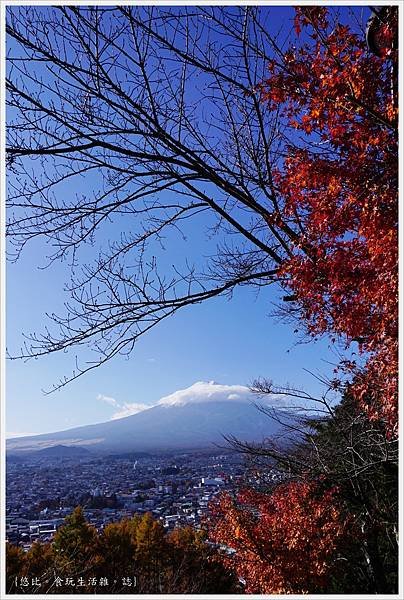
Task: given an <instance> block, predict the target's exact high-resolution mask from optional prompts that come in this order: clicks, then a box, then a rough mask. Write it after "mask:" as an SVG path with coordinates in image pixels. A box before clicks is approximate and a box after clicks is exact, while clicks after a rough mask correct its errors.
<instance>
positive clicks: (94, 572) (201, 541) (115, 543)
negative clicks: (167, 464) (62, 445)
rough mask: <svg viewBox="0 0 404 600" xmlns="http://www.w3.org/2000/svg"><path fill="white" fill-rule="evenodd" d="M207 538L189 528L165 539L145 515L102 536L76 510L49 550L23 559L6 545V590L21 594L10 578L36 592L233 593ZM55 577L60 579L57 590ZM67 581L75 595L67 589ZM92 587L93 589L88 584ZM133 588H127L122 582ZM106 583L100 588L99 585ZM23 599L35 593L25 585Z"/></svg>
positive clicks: (235, 588)
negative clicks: (24, 582)
mask: <svg viewBox="0 0 404 600" xmlns="http://www.w3.org/2000/svg"><path fill="white" fill-rule="evenodd" d="M205 540H206V536H205V535H204V534H203V533H202V532H197V531H195V530H193V529H192V528H189V527H186V528H179V529H176V530H174V531H172V532H170V533H166V532H165V530H164V528H163V527H162V525H161V523H159V522H158V521H156V520H155V519H153V517H152V515H151V514H150V513H146V514H144V515H142V516H135V517H133V518H132V519H123V520H122V521H120V522H118V523H111V524H109V525H107V526H106V527H105V529H104V530H103V531H102V532H101V533H97V531H96V530H95V529H94V528H93V527H91V526H90V525H89V524H88V523H87V522H86V520H85V516H84V513H83V510H82V509H81V508H80V507H77V508H76V509H75V510H74V511H73V513H72V514H71V515H70V516H68V517H67V518H66V521H65V524H64V525H63V526H62V527H61V528H60V529H59V530H58V532H57V533H56V535H55V537H54V539H53V542H52V543H51V544H40V543H35V544H33V546H32V547H31V549H30V550H29V551H28V552H27V553H25V552H23V550H22V549H21V548H18V547H15V546H12V545H10V544H8V545H7V590H8V592H9V593H21V589H17V588H16V585H15V578H16V577H17V578H21V577H27V579H28V581H29V582H30V581H31V579H32V578H33V577H34V576H38V577H39V578H40V579H41V582H42V585H45V586H46V588H44V587H42V588H41V592H42V593H43V592H44V589H46V593H50V594H52V593H70V594H72V593H103V594H117V593H119V594H122V593H123V594H128V593H132V594H133V593H136V594H152V593H159V594H175V593H184V594H185V593H188V594H190V593H194V594H201V593H236V592H239V591H240V586H239V584H238V581H237V578H236V577H235V575H234V574H233V573H232V572H231V571H228V570H226V568H225V567H224V566H223V565H222V563H221V562H220V561H219V560H218V556H217V553H216V550H215V549H213V548H212V547H211V546H210V545H208V544H207V543H206V541H205ZM55 577H60V578H61V580H62V581H61V582H59V584H58V586H57V587H56V586H55V585H54V580H55ZM69 578H72V579H73V580H74V582H75V583H76V584H77V581H78V580H79V579H80V580H81V581H82V584H81V586H80V590H79V589H78V588H77V587H76V586H71V585H67V583H66V581H68V579H69ZM93 578H94V579H95V580H96V581H97V585H94V584H93V581H92V579H93ZM128 578H129V579H130V580H131V581H132V582H134V581H136V585H135V586H134V585H133V584H132V586H129V585H127V584H126V583H125V580H126V579H128ZM101 580H104V581H108V584H107V585H106V586H105V584H104V587H100V581H101ZM23 591H24V592H26V593H31V592H33V591H36V592H38V589H36V590H35V588H34V587H33V586H32V585H28V586H27V587H25V588H24V589H23Z"/></svg>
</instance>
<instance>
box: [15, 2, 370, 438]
mask: <svg viewBox="0 0 404 600" xmlns="http://www.w3.org/2000/svg"><path fill="white" fill-rule="evenodd" d="M275 14H276V18H275V19H274V20H273V25H274V28H279V27H280V25H282V24H283V23H284V22H285V19H286V21H287V23H288V25H287V26H288V27H290V15H291V13H290V9H284V8H279V9H278V11H277V12H276V13H275ZM358 14H359V12H358ZM81 185H82V187H83V192H86V193H88V194H89V195H91V190H92V189H93V188H94V187H95V186H96V185H97V182H96V181H95V180H94V179H92V178H86V179H84V180H82V183H81ZM64 193H69V188H68V187H66V188H65V189H64ZM206 224H207V222H206V217H204V216H201V217H199V220H198V221H196V222H195V223H194V224H193V225H189V226H188V225H187V227H186V229H185V234H186V239H183V238H182V237H181V236H179V235H178V234H176V233H175V232H171V233H170V234H169V235H168V237H167V240H166V250H165V251H161V250H159V254H160V261H161V262H162V263H163V264H164V263H166V265H171V264H172V263H173V262H177V261H178V260H180V261H181V260H183V259H184V257H186V256H188V255H190V254H191V255H193V256H194V257H195V256H196V257H199V260H201V262H203V258H204V257H205V256H208V255H209V254H210V253H211V252H212V240H211V239H209V238H208V237H207V236H206V235H205V234H204V233H202V229H203V228H202V227H200V225H206ZM121 228H122V222H121V221H119V220H117V221H115V222H114V223H112V224H110V225H108V230H107V232H108V235H111V236H112V237H113V236H117V235H119V233H120V231H121ZM107 232H104V233H103V235H104V236H106V235H107ZM49 251H50V248H49V246H47V245H46V244H45V243H44V241H43V240H41V239H39V240H36V241H34V242H32V243H31V244H30V245H29V246H28V247H27V248H26V249H25V252H23V254H22V256H21V258H20V259H19V260H18V262H17V263H9V264H8V267H7V344H8V348H9V351H10V352H11V353H12V354H16V353H18V349H19V348H20V346H21V345H22V344H23V334H24V333H29V332H32V331H38V330H42V329H43V328H44V326H46V325H47V323H48V321H47V318H46V316H45V313H46V312H48V313H52V312H55V313H61V312H63V302H64V301H65V300H66V299H67V298H66V296H65V294H64V292H63V288H64V284H65V282H66V280H68V278H69V271H68V265H67V263H60V262H59V263H54V264H52V265H51V266H50V267H49V268H47V269H43V268H41V267H43V266H44V265H45V264H46V263H47V261H46V255H47V254H49ZM93 252H94V249H92V248H86V249H84V251H83V253H82V255H81V260H83V261H85V260H88V259H91V255H92V253H93ZM277 300H279V290H277V288H276V287H275V286H270V287H267V288H265V289H261V291H260V293H259V294H258V295H257V292H256V291H255V290H252V289H250V288H246V287H243V288H241V289H238V290H236V291H235V293H234V296H233V298H232V299H231V300H228V299H227V298H223V297H222V298H216V299H213V300H210V301H208V302H206V303H204V304H202V305H198V306H192V307H188V308H185V309H183V310H182V311H180V312H178V313H177V314H176V315H175V316H174V317H172V318H170V319H169V320H165V321H164V322H162V323H160V324H159V326H158V327H156V328H155V329H153V330H152V331H151V332H149V333H148V334H147V335H146V336H144V337H142V338H141V339H140V340H139V342H138V343H137V344H136V346H135V349H134V351H133V353H132V354H131V355H130V357H129V358H125V357H116V358H114V359H113V360H112V361H110V362H109V363H107V364H105V365H104V366H102V367H100V368H98V369H95V370H93V371H90V372H89V373H87V374H86V375H84V376H83V377H80V378H79V379H78V380H76V381H73V382H72V383H70V384H69V385H68V386H67V387H64V388H62V389H61V390H60V391H58V392H55V393H52V394H49V395H45V394H44V393H43V391H42V390H43V389H50V388H51V387H52V384H55V383H57V381H58V380H59V378H60V377H62V376H63V375H65V374H69V372H70V370H71V368H72V366H74V360H75V354H76V352H74V351H72V352H68V353H57V354H53V355H50V356H46V357H43V358H41V359H38V360H30V361H28V362H26V361H20V360H16V361H9V362H8V364H7V404H6V411H7V412H6V429H7V432H9V433H13V434H14V433H15V434H19V433H44V432H51V431H56V430H60V429H66V428H69V427H74V426H78V425H85V424H90V423H95V422H100V421H106V420H108V419H110V418H112V417H113V415H114V414H115V413H116V406H114V405H113V402H112V401H110V402H109V401H108V398H109V399H111V398H112V399H114V400H115V403H116V404H119V405H120V406H123V405H124V404H132V403H140V404H154V403H156V402H157V401H158V400H159V399H160V398H161V397H162V396H167V395H168V394H170V393H172V392H174V391H176V390H178V389H182V388H186V387H188V386H191V385H192V384H194V383H195V382H196V381H210V380H215V381H217V382H219V383H223V384H228V385H233V384H241V385H248V384H250V383H251V382H252V380H254V379H256V378H257V377H267V378H270V379H272V380H274V382H275V383H277V384H280V385H286V384H288V383H289V384H291V385H293V386H296V387H302V388H304V389H306V390H307V391H310V392H312V393H314V394H315V393H318V392H319V391H321V385H320V384H319V383H318V381H316V379H315V378H314V377H313V376H312V375H310V374H309V373H307V372H306V370H310V371H312V372H315V373H320V374H321V375H330V374H331V373H332V369H333V364H334V363H337V362H338V359H337V357H336V355H335V349H334V348H333V347H331V346H330V344H329V342H328V340H327V339H323V340H321V341H319V342H311V343H305V344H298V343H297V342H298V341H299V337H298V336H297V335H296V334H295V333H294V329H295V325H293V326H290V325H287V324H284V323H279V322H277V321H276V319H274V318H273V317H270V316H269V313H271V311H273V309H274V306H273V304H274V302H276V301H277ZM78 354H79V358H80V360H83V357H84V359H85V357H86V356H88V355H87V354H86V351H84V352H82V351H80V352H78ZM105 398H106V399H105Z"/></svg>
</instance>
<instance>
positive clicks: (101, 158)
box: [7, 5, 332, 388]
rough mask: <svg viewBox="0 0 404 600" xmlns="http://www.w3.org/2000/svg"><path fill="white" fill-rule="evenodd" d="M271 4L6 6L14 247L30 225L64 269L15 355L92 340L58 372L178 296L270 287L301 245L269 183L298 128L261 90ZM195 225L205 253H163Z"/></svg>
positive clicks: (165, 309)
mask: <svg viewBox="0 0 404 600" xmlns="http://www.w3.org/2000/svg"><path fill="white" fill-rule="evenodd" d="M273 15H274V13H273V12H272V9H270V8H268V7H253V6H251V7H203V6H202V7H198V8H196V7H135V6H128V7H125V6H119V7H115V8H112V7H106V6H92V7H91V6H90V7H78V6H59V5H58V6H56V7H33V6H21V7H18V6H12V7H9V8H8V15H7V36H8V57H7V64H8V75H7V88H8V100H7V101H8V111H9V112H8V114H9V125H8V130H7V158H8V165H9V174H10V176H9V178H8V184H9V188H8V207H9V208H8V217H9V218H8V234H9V236H10V248H11V252H10V257H11V258H14V259H17V258H18V256H19V255H20V253H21V251H22V250H23V248H24V246H25V245H26V244H27V243H29V242H30V241H32V240H33V239H35V238H38V237H40V238H44V239H46V240H47V241H48V242H49V247H50V248H51V252H50V256H49V260H50V261H51V262H52V261H56V260H63V259H69V260H70V264H71V267H72V277H71V281H70V282H69V283H68V293H69V294H70V296H69V298H70V299H69V301H68V303H67V304H66V312H65V314H63V315H62V316H56V315H52V319H53V323H52V325H51V327H50V328H49V329H46V330H45V331H44V332H42V333H33V334H31V335H29V336H27V337H28V339H27V342H26V345H25V347H24V348H23V349H22V350H21V352H20V354H19V356H20V357H32V356H34V357H36V356H40V355H43V354H48V353H52V352H57V351H60V350H67V349H69V348H72V347H74V346H82V345H87V346H88V347H90V348H91V350H93V351H94V360H93V361H91V362H86V363H85V364H84V365H82V366H79V365H77V368H76V369H75V371H74V372H73V373H72V374H71V375H70V376H69V377H66V378H65V379H63V380H62V381H61V382H60V383H59V384H58V385H56V386H55V387H56V388H58V387H60V386H61V385H64V384H65V383H67V382H68V381H71V380H72V379H75V378H76V377H78V376H80V375H81V374H83V373H85V372H87V371H88V370H89V369H93V368H95V367H97V366H99V365H100V364H102V363H104V362H105V361H107V360H109V359H110V358H112V357H113V356H115V355H116V354H119V353H130V351H131V350H132V348H133V346H134V344H135V342H136V340H137V339H138V338H139V336H140V335H142V334H143V333H145V332H147V331H148V330H150V329H151V328H152V327H154V326H155V325H156V324H157V323H159V322H161V321H162V320H163V319H166V318H167V317H169V316H170V315H173V314H174V313H175V312H177V311H178V310H179V309H181V308H183V307H185V306H187V305H191V304H196V303H200V302H203V301H204V300H208V299H210V298H214V297H216V296H219V295H225V294H227V295H231V294H232V292H233V290H234V289H235V288H236V287H237V286H242V285H249V286H256V287H257V288H260V287H262V286H267V285H268V284H271V283H277V284H278V285H280V286H281V287H282V286H283V284H284V281H283V279H282V275H281V271H280V265H281V264H282V263H283V261H284V260H285V258H287V257H289V256H291V255H292V253H293V252H296V249H298V250H297V251H298V252H300V253H304V254H306V255H308V256H310V253H311V248H310V247H309V246H308V245H307V243H306V242H305V241H304V233H305V232H304V229H303V226H302V222H301V220H300V219H299V215H298V214H289V213H288V214H285V211H284V200H283V198H282V195H281V194H279V193H278V190H277V186H276V183H275V181H274V169H275V168H276V167H280V166H281V164H282V161H283V159H284V157H285V155H286V153H287V151H288V150H287V148H289V149H290V147H293V146H294V145H299V144H300V140H299V139H298V137H297V136H296V133H293V134H291V126H290V124H289V123H288V122H287V121H286V120H285V118H282V117H281V116H280V115H279V113H278V112H277V111H275V110H271V109H270V107H269V106H268V104H267V103H265V102H262V101H261V88H260V84H261V83H262V82H263V81H264V80H265V78H266V76H267V73H268V71H267V68H268V62H269V61H270V60H271V61H275V63H276V64H277V65H278V66H279V68H281V69H285V70H287V68H288V67H287V61H285V57H284V48H285V47H286V45H287V44H288V43H289V35H290V29H291V27H292V20H291V19H290V20H288V19H285V20H284V25H283V28H281V30H280V31H278V32H277V33H276V32H275V30H276V27H277V26H278V25H277V24H276V23H275V22H274V21H273ZM291 16H292V13H291ZM313 144H314V146H313V147H315V145H316V143H315V141H313ZM318 150H319V151H322V152H323V151H324V149H323V148H322V147H321V148H320V147H319V148H318ZM328 151H329V152H331V151H332V150H331V149H330V150H328ZM202 231H203V232H205V234H207V235H208V236H209V239H210V244H211V246H210V247H211V250H210V251H209V257H208V258H206V259H205V258H204V257H201V256H197V255H196V256H195V253H194V254H192V248H191V249H190V251H189V255H187V256H185V257H184V258H183V260H182V261H179V260H178V259H176V260H174V261H172V262H175V264H174V265H173V266H172V267H171V268H168V267H167V254H168V253H167V254H164V252H163V251H162V249H163V248H164V245H165V244H170V240H172V239H173V235H178V236H180V235H183V236H184V235H186V234H187V235H192V234H193V233H195V232H198V234H199V235H201V232H202ZM117 232H118V234H117ZM170 236H171V237H170ZM87 246H92V247H93V250H92V252H90V253H89V252H87V251H86V248H87ZM195 246H196V247H197V245H195ZM91 253H92V255H93V257H94V256H95V257H96V258H95V260H94V261H93V262H91V261H89V260H88V255H89V254H91ZM285 299H286V300H294V298H293V297H290V296H287V297H285ZM293 304H294V303H293V302H288V313H289V314H291V313H292V314H293V309H291V308H290V307H291V305H293Z"/></svg>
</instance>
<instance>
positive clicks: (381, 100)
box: [262, 7, 398, 436]
mask: <svg viewBox="0 0 404 600" xmlns="http://www.w3.org/2000/svg"><path fill="white" fill-rule="evenodd" d="M295 29H296V33H297V34H298V35H301V36H303V32H305V33H306V35H305V36H304V37H303V41H302V43H301V44H300V46H299V47H298V48H295V47H294V48H292V49H290V50H288V51H287V52H286V53H285V54H284V60H283V62H282V63H281V64H278V63H277V62H276V61H273V62H272V63H271V64H270V66H269V68H270V76H269V78H268V79H267V81H266V82H265V83H264V84H263V87H262V99H263V101H265V102H268V103H269V104H270V106H271V107H272V108H273V110H279V111H281V113H282V115H283V116H284V117H285V118H286V119H288V122H289V125H290V126H291V127H293V128H294V129H295V130H296V134H298V137H296V142H295V143H293V144H292V143H290V144H289V145H288V147H287V157H286V158H285V160H284V163H283V168H282V169H277V170H276V173H275V179H276V184H277V186H278V189H279V190H280V192H281V194H282V195H283V197H284V199H285V206H284V215H283V216H282V217H281V218H284V219H285V220H288V218H293V219H296V218H298V221H299V225H300V227H301V230H302V236H301V237H300V239H299V243H298V244H297V245H296V247H295V248H294V251H293V253H292V255H291V256H290V257H289V258H288V259H286V260H284V261H283V264H282V267H281V270H282V273H283V274H284V276H285V279H286V281H285V282H284V284H285V287H286V288H289V289H291V290H292V291H293V294H294V300H295V301H296V305H297V306H298V308H299V313H298V314H299V318H300V320H301V323H305V324H306V326H307V329H308V331H309V332H310V333H311V334H312V335H313V336H316V335H319V334H322V333H329V334H331V335H334V336H340V337H341V338H342V339H343V340H344V341H345V343H346V344H347V345H349V344H350V343H351V342H352V341H356V342H357V343H358V346H359V351H360V353H362V354H363V355H364V356H365V357H366V364H365V366H364V367H363V366H362V368H361V367H359V365H358V364H356V363H355V362H354V361H347V360H345V361H343V362H342V364H341V365H340V366H341V368H342V369H343V370H345V371H346V372H348V373H351V374H355V387H354V388H353V389H352V392H353V394H354V395H355V396H356V397H357V398H358V401H359V402H361V403H362V404H363V403H364V402H365V400H366V402H367V409H368V413H369V416H370V417H371V418H375V419H382V420H384V421H385V422H386V424H387V427H388V430H389V432H390V434H391V435H393V436H394V435H395V433H397V407H398V404H397V399H398V395H397V391H398V390H397V374H398V345H397V343H398V323H397V318H398V310H397V309H398V268H397V265H398V262H397V261H398V237H397V236H398V226H397V225H398V210H397V198H398V174H397V168H398V158H397V157H398V155H397V141H398V135H397V126H398V105H397V80H396V76H395V74H396V71H395V66H396V63H397V60H398V57H397V47H396V45H395V38H396V35H397V13H396V12H394V9H393V10H392V13H391V15H390V21H389V23H388V24H386V25H385V26H384V30H385V44H384V49H383V50H382V51H381V52H380V55H379V56H376V55H374V54H370V53H369V52H368V51H367V49H366V46H365V41H364V39H363V37H361V36H359V35H358V34H355V33H353V32H352V31H351V30H350V29H349V27H348V26H343V25H341V24H340V23H335V22H334V21H333V20H332V18H331V15H330V14H329V11H328V10H327V8H325V7H314V8H313V7H308V8H304V7H300V8H297V9H296V17H295ZM307 32H309V33H307ZM307 35H309V37H308V38H307ZM307 39H309V42H308V41H307ZM277 218H279V217H277Z"/></svg>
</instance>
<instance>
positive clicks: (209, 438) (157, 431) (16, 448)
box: [7, 381, 285, 453]
mask: <svg viewBox="0 0 404 600" xmlns="http://www.w3.org/2000/svg"><path fill="white" fill-rule="evenodd" d="M255 402H257V398H256V397H254V395H253V394H252V393H251V392H250V391H249V389H248V388H246V387H244V386H241V385H221V384H218V383H215V382H213V381H210V382H197V383H195V384H194V385H192V386H190V387H189V388H186V389H184V390H178V391H177V392H174V393H173V394H170V395H169V396H165V397H164V398H161V399H160V401H159V402H157V404H155V405H153V406H151V407H150V408H147V409H145V410H142V411H140V412H137V413H136V414H132V415H130V416H128V417H125V418H120V419H114V420H111V421H108V422H105V423H97V424H95V425H87V426H82V427H75V428H74V429H69V430H66V431H59V432H56V433H49V434H41V435H35V436H29V437H19V438H14V439H10V440H8V441H7V450H8V452H10V453H17V452H18V453H20V452H32V451H36V450H40V449H43V448H49V447H52V446H60V445H63V446H76V447H81V448H87V449H88V450H91V451H94V452H102V453H104V452H108V453H119V452H142V451H146V452H164V451H174V450H192V449H203V448H209V447H211V448H213V445H214V444H220V445H224V444H225V441H224V436H234V437H236V438H237V439H240V440H243V441H249V442H257V443H259V442H262V441H263V440H264V439H265V438H271V437H274V436H276V437H279V436H281V435H282V426H281V425H280V423H279V421H278V420H277V418H276V414H277V412H278V411H282V404H283V402H282V399H281V398H279V397H276V396H274V397H272V398H269V399H266V400H265V401H263V400H260V401H258V403H260V404H267V405H270V406H271V407H273V410H274V417H269V416H267V415H264V414H263V413H262V412H260V411H259V410H258V409H257V406H256V404H255ZM278 414H280V413H278ZM281 420H285V418H284V413H282V419H281Z"/></svg>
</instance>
